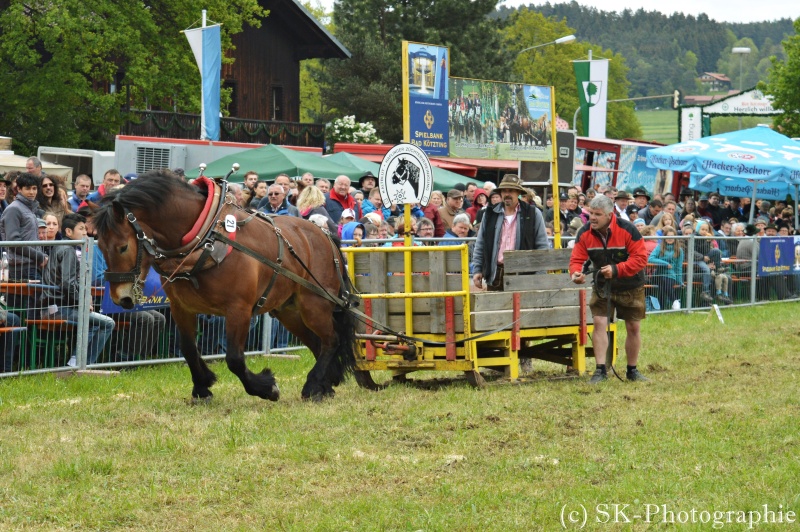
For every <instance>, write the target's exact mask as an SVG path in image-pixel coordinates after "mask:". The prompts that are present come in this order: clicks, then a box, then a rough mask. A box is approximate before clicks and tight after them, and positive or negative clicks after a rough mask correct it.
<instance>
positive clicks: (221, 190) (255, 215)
mask: <svg viewBox="0 0 800 532" xmlns="http://www.w3.org/2000/svg"><path fill="white" fill-rule="evenodd" d="M208 182H209V184H208V189H209V190H208V193H209V194H211V193H212V191H213V194H214V198H213V199H210V200H209V204H210V206H211V208H210V209H209V211H208V215H207V217H206V219H205V220H204V222H203V224H202V226H201V228H200V230H199V231H198V233H197V234H196V235H195V236H194V237H193V238H191V239H190V240H189V242H188V243H186V244H185V245H183V246H181V247H179V248H176V249H172V250H165V249H163V248H160V247H159V246H158V245H157V244H156V242H155V239H153V238H151V237H148V236H147V234H146V233H145V232H144V229H142V226H141V225H140V224H139V222H138V220H137V219H136V216H135V215H134V214H133V213H132V212H131V211H130V210H129V209H128V208H127V207H123V209H124V214H125V218H126V220H127V221H128V223H130V224H131V226H132V227H133V230H134V231H135V233H136V240H137V249H136V265H135V266H134V267H133V268H132V269H131V270H130V271H128V272H108V271H107V272H106V273H105V277H106V279H107V280H108V281H109V282H112V283H133V297H134V298H136V299H141V298H142V297H143V290H142V284H143V283H142V280H141V273H142V267H141V265H142V258H143V255H144V252H147V254H148V255H150V256H152V257H153V260H154V262H153V269H154V270H155V271H156V272H157V273H158V274H159V275H161V276H162V277H164V278H166V282H169V283H173V282H175V281H178V280H187V281H190V282H191V283H192V284H193V286H194V287H195V288H199V284H198V282H197V278H196V276H197V274H199V273H200V272H202V271H205V270H208V269H210V268H212V267H214V266H217V265H219V264H220V263H221V262H222V261H223V260H224V259H225V257H226V256H227V255H228V254H229V253H230V252H231V250H232V249H236V250H237V251H240V252H242V253H244V254H245V255H247V256H249V257H251V258H254V259H256V260H257V261H259V262H261V263H263V264H265V265H267V266H269V267H270V268H271V269H272V277H271V279H270V281H269V283H268V284H267V287H266V289H265V290H264V292H263V294H262V295H261V297H259V299H258V300H257V301H256V303H255V305H254V306H253V312H256V311H258V310H259V309H260V308H261V307H263V306H264V304H265V303H266V301H267V297H268V296H269V293H270V292H271V291H272V288H273V287H274V286H275V282H276V280H277V278H278V275H283V276H285V277H287V278H288V279H290V280H292V281H294V282H296V283H298V284H299V285H301V286H303V287H305V288H307V289H308V290H311V291H312V292H314V293H315V294H317V295H320V296H322V297H324V298H326V299H328V300H329V301H331V302H333V303H334V304H336V305H338V306H340V307H342V308H345V309H347V308H350V307H351V305H352V301H351V294H350V293H349V292H348V291H347V290H342V291H341V296H334V295H333V294H331V293H329V292H328V291H327V290H325V289H324V288H322V284H321V283H320V282H319V281H318V280H317V279H316V277H315V276H314V274H313V272H311V270H310V269H309V268H308V266H306V264H305V263H304V262H303V260H302V259H301V258H300V257H299V255H298V254H297V252H296V251H295V249H294V247H293V246H292V244H291V242H289V240H288V239H287V238H286V236H285V235H284V234H283V232H282V231H281V229H280V227H277V226H276V225H275V223H274V221H273V217H272V216H270V215H268V214H266V213H263V212H260V211H257V212H251V211H245V212H248V213H249V216H248V217H247V218H246V219H244V220H237V221H236V229H237V230H238V229H240V228H242V227H244V226H245V225H247V224H248V223H250V222H251V221H252V220H254V219H260V220H262V221H264V222H266V223H267V224H268V225H269V226H270V227H271V228H272V230H273V231H274V232H275V235H276V237H277V241H278V254H277V255H278V256H277V258H276V260H274V261H273V260H271V259H268V258H267V257H264V256H262V255H260V254H258V253H256V252H255V251H253V250H252V249H250V248H249V247H247V246H244V245H242V244H240V243H239V242H237V241H236V239H235V236H234V237H233V238H231V237H229V236H228V235H227V234H226V232H227V231H225V230H224V229H222V230H220V228H222V227H224V226H225V223H226V222H225V221H224V219H225V218H226V216H224V215H226V214H233V213H235V212H237V211H242V210H244V209H242V208H241V207H239V206H238V205H236V204H235V203H234V200H233V198H232V197H229V196H228V194H227V181H225V180H222V181H221V182H212V181H211V180H208ZM212 187H213V188H212ZM221 198H225V201H222V200H221ZM201 216H202V215H201ZM325 233H326V235H327V237H328V242H329V243H330V245H331V249H332V251H333V257H334V264H335V266H336V273H337V275H338V276H339V278H340V280H341V281H342V286H346V284H347V281H349V279H347V278H346V275H345V274H343V271H342V266H341V261H340V258H341V254H340V251H339V249H338V247H337V246H336V243H335V242H334V241H333V239H332V238H331V236H330V234H328V233H327V232H325ZM201 234H202V235H203V236H202V237H201V236H200V235H201ZM233 234H234V235H235V232H233ZM284 247H285V248H286V249H288V251H289V253H290V254H291V255H292V256H293V257H294V258H295V259H296V260H297V261H298V262H299V263H300V265H301V266H302V267H303V269H304V270H305V271H306V272H308V274H309V275H311V277H312V279H314V281H315V282H316V284H314V283H312V282H309V281H308V280H306V279H304V278H302V277H300V276H299V275H297V274H295V273H294V272H292V271H290V270H288V269H286V268H285V267H284V266H283V258H284Z"/></svg>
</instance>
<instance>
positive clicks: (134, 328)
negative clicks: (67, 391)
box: [0, 235, 800, 377]
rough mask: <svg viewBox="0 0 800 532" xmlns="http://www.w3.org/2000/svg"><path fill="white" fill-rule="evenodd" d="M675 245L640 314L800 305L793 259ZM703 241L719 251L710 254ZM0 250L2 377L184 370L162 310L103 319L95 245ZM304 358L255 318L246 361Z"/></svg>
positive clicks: (655, 266)
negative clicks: (764, 260)
mask: <svg viewBox="0 0 800 532" xmlns="http://www.w3.org/2000/svg"><path fill="white" fill-rule="evenodd" d="M464 240H465V241H469V240H474V239H464ZM568 240H569V239H565V244H568ZM674 240H675V242H677V243H680V244H682V245H683V250H684V253H683V255H682V258H681V256H680V254H678V256H674V255H673V256H670V257H667V256H661V257H659V255H658V253H653V252H652V251H651V252H649V257H650V258H649V260H648V265H647V267H646V270H645V271H646V279H647V280H646V298H647V306H648V312H675V311H692V310H695V309H704V308H705V309H707V308H709V307H710V306H711V305H712V304H715V303H716V304H720V305H755V304H762V303H768V302H774V301H784V300H794V299H797V298H798V296H800V253H798V252H797V251H796V253H797V255H796V256H793V257H792V261H793V262H794V264H793V265H792V266H790V267H788V268H787V267H784V268H782V269H781V270H780V272H778V273H774V274H770V275H761V274H759V273H758V259H757V253H758V248H759V242H760V239H759V237H743V238H721V237H713V238H704V237H699V236H695V235H691V236H678V237H676V238H675V239H674ZM711 240H714V241H716V242H717V244H718V246H717V247H714V246H713V245H711V244H710V241H711ZM666 241H667V239H666V238H665V237H645V242H646V243H647V245H648V246H649V247H650V248H656V246H659V248H662V247H663V246H664V245H665V243H666ZM452 242H453V241H452V240H444V242H443V243H445V244H448V243H450V244H451V243H452ZM344 244H345V245H347V244H348V243H347V242H345V243H344ZM28 246H40V247H41V249H43V250H46V251H47V252H48V255H49V257H50V259H49V260H50V261H52V262H51V263H50V264H48V265H47V266H46V267H45V268H44V269H41V268H37V267H35V266H33V265H29V266H25V262H24V261H23V262H20V261H17V260H15V257H17V256H18V254H19V253H20V250H22V249H24V248H26V247H28ZM0 249H2V250H3V251H5V252H6V253H7V254H8V256H9V257H11V260H10V264H9V267H8V269H7V270H3V271H0V295H2V297H3V298H4V299H5V302H4V305H3V306H4V308H5V312H0V353H2V354H3V358H2V360H3V366H1V367H0V377H2V376H10V375H19V374H30V373H40V372H48V371H65V370H69V369H71V367H72V366H74V367H79V368H85V367H91V368H113V367H123V366H136V365H144V364H159V363H166V362H177V361H182V360H183V358H182V356H181V353H180V342H179V339H178V332H177V329H176V327H175V324H174V322H173V320H172V317H171V315H170V311H169V308H168V307H166V306H162V307H159V308H150V309H147V310H141V311H138V312H109V311H107V310H105V309H104V307H105V305H104V304H103V297H104V296H105V293H104V292H105V290H104V287H103V286H102V285H100V284H99V283H98V282H97V280H96V278H97V277H99V276H100V275H101V274H102V272H98V271H96V270H97V268H96V267H94V256H95V253H98V251H97V248H96V244H95V241H94V240H93V239H88V240H86V241H63V240H62V241H51V242H0ZM695 249H700V250H702V251H704V254H703V255H702V257H703V259H702V260H696V259H695V253H694V252H693V251H694V250H695ZM754 250H755V251H754ZM745 251H747V253H744V252H745ZM705 253H708V254H705ZM743 257H747V258H743ZM73 259H77V260H74V262H73ZM56 265H57V266H58V268H56V267H55V266H56ZM69 268H74V279H68V280H65V279H64V274H63V272H64V271H67V270H69ZM56 270H58V271H56ZM93 281H95V282H94V283H93ZM179 282H180V281H179ZM531 288H535V287H531ZM65 292H70V294H66V293H65ZM197 343H198V348H199V350H200V352H201V354H202V355H203V356H204V358H206V359H215V358H222V357H224V353H225V350H226V341H225V318H223V317H220V316H210V315H203V316H199V317H198V332H197ZM303 349H305V347H304V346H303V345H302V344H300V343H299V341H298V340H297V339H296V338H294V336H292V335H291V334H290V333H289V332H288V331H286V329H285V328H284V327H283V326H282V325H281V324H280V323H279V322H278V321H277V320H273V319H272V318H270V317H269V316H268V315H262V316H258V317H254V318H253V320H252V323H251V328H250V335H249V337H248V340H247V345H246V354H249V355H253V354H265V353H275V352H278V353H287V352H292V351H299V350H303ZM73 356H74V359H73Z"/></svg>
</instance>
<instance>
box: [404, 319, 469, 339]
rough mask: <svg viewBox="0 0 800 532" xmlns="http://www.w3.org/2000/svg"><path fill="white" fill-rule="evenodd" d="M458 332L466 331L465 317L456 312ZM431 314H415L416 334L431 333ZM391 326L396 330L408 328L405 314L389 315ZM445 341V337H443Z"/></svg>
mask: <svg viewBox="0 0 800 532" xmlns="http://www.w3.org/2000/svg"><path fill="white" fill-rule="evenodd" d="M453 319H454V321H455V327H456V332H457V333H463V332H464V318H463V317H461V316H460V315H458V314H456V315H455V316H454V317H453ZM430 322H431V320H430V315H428V314H419V315H417V314H414V334H425V333H430V330H429V329H430ZM388 323H389V327H391V328H392V329H393V330H395V331H403V330H404V329H405V328H406V321H405V316H404V315H400V314H392V315H390V316H389V321H388ZM441 340H442V341H444V337H442V339H441Z"/></svg>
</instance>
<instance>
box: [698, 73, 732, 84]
mask: <svg viewBox="0 0 800 532" xmlns="http://www.w3.org/2000/svg"><path fill="white" fill-rule="evenodd" d="M700 77H709V78H713V79H715V80H717V81H725V82H728V83H730V82H731V80H730V78H729V77H728V76H726V75H725V74H720V73H718V72H703V75H702V76H700Z"/></svg>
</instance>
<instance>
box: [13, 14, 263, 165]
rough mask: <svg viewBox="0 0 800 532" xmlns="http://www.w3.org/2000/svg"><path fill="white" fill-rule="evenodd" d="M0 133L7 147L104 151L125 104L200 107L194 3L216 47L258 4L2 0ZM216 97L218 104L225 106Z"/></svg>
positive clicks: (255, 19)
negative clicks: (218, 26)
mask: <svg viewBox="0 0 800 532" xmlns="http://www.w3.org/2000/svg"><path fill="white" fill-rule="evenodd" d="M0 8H3V9H2V11H1V12H0V93H2V94H3V106H2V109H0V133H1V134H4V135H8V136H11V137H13V139H14V148H15V149H16V150H18V151H20V152H22V153H33V152H34V151H35V150H36V148H37V147H38V146H40V145H54V146H64V147H82V148H106V149H107V148H109V147H111V146H113V142H114V135H115V134H116V133H117V132H118V131H119V127H120V125H121V124H122V121H123V118H124V116H123V113H122V110H123V108H124V107H125V106H126V105H128V104H130V106H131V107H132V108H156V109H159V108H166V109H170V110H171V109H177V110H178V111H181V112H191V113H197V112H199V109H200V88H199V87H200V76H199V73H198V71H197V66H196V64H195V61H194V56H193V55H192V52H191V49H190V47H189V44H188V42H187V40H186V37H185V36H184V35H183V34H182V33H180V31H181V30H182V29H184V28H187V27H189V26H190V25H192V24H193V23H195V22H196V21H197V19H198V18H199V16H200V12H201V9H203V8H206V9H208V18H209V19H211V20H214V21H216V22H221V23H222V24H223V26H222V35H223V36H222V40H223V53H224V52H225V51H227V50H230V49H231V41H230V36H231V35H232V34H235V33H238V32H241V31H242V28H243V25H244V24H248V25H251V26H258V25H260V17H263V16H264V15H266V12H265V11H264V10H263V9H262V8H261V7H260V6H259V4H258V0H210V1H207V2H200V1H198V0H152V1H149V2H140V1H138V0H115V1H111V0H60V1H59V2H51V1H49V0H30V1H22V0H7V1H5V2H2V4H0ZM224 103H225V102H224V97H223V108H224Z"/></svg>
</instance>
